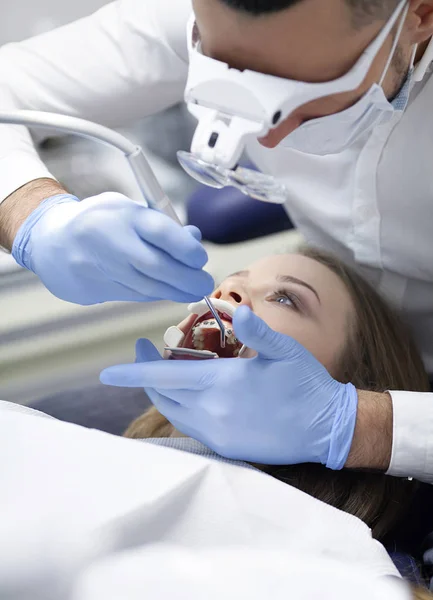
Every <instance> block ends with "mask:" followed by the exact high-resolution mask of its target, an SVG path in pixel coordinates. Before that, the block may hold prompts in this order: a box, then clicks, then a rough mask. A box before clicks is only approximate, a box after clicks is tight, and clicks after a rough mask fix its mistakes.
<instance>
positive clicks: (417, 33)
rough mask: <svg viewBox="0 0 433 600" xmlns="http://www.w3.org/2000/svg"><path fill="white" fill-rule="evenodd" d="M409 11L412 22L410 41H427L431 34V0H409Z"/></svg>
mask: <svg viewBox="0 0 433 600" xmlns="http://www.w3.org/2000/svg"><path fill="white" fill-rule="evenodd" d="M409 12H410V14H411V15H412V19H413V24H414V25H413V29H412V39H411V42H412V43H413V44H422V43H423V42H427V41H428V40H429V39H430V38H431V37H432V36H433V0H411V2H410V9H409Z"/></svg>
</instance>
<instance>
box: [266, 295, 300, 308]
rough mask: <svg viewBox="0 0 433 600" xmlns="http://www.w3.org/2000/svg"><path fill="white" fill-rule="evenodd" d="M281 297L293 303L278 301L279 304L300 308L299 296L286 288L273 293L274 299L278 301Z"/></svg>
mask: <svg viewBox="0 0 433 600" xmlns="http://www.w3.org/2000/svg"><path fill="white" fill-rule="evenodd" d="M280 298H285V299H286V300H289V302H291V304H283V303H282V302H278V304H282V305H283V306H287V307H288V308H294V309H295V310H299V309H300V306H299V305H300V300H299V298H298V297H297V296H295V294H292V293H288V292H287V291H286V290H276V291H275V292H274V293H273V296H272V301H273V302H277V300H279V299H280Z"/></svg>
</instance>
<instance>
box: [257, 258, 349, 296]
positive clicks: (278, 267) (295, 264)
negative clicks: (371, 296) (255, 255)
mask: <svg viewBox="0 0 433 600" xmlns="http://www.w3.org/2000/svg"><path fill="white" fill-rule="evenodd" d="M248 270H249V281H250V283H251V284H252V285H255V284H257V283H264V284H266V283H268V284H272V283H274V282H276V280H277V277H278V275H291V276H293V277H296V278H298V279H301V280H302V281H305V282H306V283H308V284H310V285H311V286H312V287H314V288H315V289H316V291H317V293H318V294H319V296H320V297H321V300H322V301H323V302H326V301H329V302H332V303H335V302H339V303H343V304H344V305H345V306H347V305H348V304H350V305H352V302H351V299H350V294H349V292H348V290H347V288H346V286H345V284H344V283H343V282H342V281H341V279H340V278H339V277H338V276H337V275H336V274H335V273H334V272H333V271H331V270H330V269H328V267H326V266H325V265H322V264H321V263H319V262H317V261H316V260H313V259H311V258H308V257H306V256H301V255H300V254H281V255H276V256H269V257H266V258H263V259H261V260H259V261H257V262H255V263H253V264H252V265H250V266H249V267H248Z"/></svg>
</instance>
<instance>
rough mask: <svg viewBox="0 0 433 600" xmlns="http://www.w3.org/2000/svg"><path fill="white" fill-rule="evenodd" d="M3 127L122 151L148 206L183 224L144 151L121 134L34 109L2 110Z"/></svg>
mask: <svg viewBox="0 0 433 600" xmlns="http://www.w3.org/2000/svg"><path fill="white" fill-rule="evenodd" d="M0 124H9V125H24V126H25V127H31V128H41V129H53V130H55V131H60V132H62V133H65V134H72V135H77V136H80V137H84V138H87V139H90V140H94V141H97V142H100V143H102V144H105V145H106V146H110V147H111V148H116V149H117V150H120V151H121V152H123V154H124V156H125V158H126V159H127V161H128V163H129V165H130V167H131V169H132V172H133V174H134V176H135V179H136V181H137V184H138V186H139V188H140V191H141V193H142V196H143V198H144V200H145V201H146V203H147V205H148V206H149V207H150V208H153V209H154V210H158V211H160V212H162V213H164V214H166V215H167V216H169V217H171V218H172V219H173V220H174V221H176V222H177V223H179V224H181V222H180V219H179V217H178V216H177V214H176V211H175V210H174V208H173V206H172V204H171V202H170V200H169V198H168V196H167V195H166V194H165V192H164V190H163V189H162V188H161V186H160V184H159V182H158V180H157V178H156V177H155V174H154V172H153V171H152V169H151V167H150V165H149V163H148V161H147V159H146V157H145V156H144V153H143V150H142V148H141V147H140V146H137V145H136V144H134V143H132V142H131V141H130V140H128V139H127V138H126V137H125V136H123V135H121V134H120V133H117V132H116V131H113V130H112V129H109V128H108V127H104V126H103V125H98V124H97V123H93V122H92V121H86V120H85V119H79V118H77V117H69V116H66V115H58V114H56V113H49V112H41V111H33V110H16V111H0Z"/></svg>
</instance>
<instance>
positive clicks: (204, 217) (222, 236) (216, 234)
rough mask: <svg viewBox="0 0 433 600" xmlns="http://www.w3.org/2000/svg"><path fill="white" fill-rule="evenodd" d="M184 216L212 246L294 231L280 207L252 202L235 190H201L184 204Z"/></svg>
mask: <svg viewBox="0 0 433 600" xmlns="http://www.w3.org/2000/svg"><path fill="white" fill-rule="evenodd" d="M187 216H188V223H189V224H190V225H195V226H196V227H198V228H199V229H200V230H201V232H202V234H203V239H205V240H207V241H209V242H213V243H214V244H234V243H237V242H245V241H247V240H252V239H254V238H259V237H262V236H265V235H270V234H272V233H278V232H280V231H284V230H286V229H293V224H292V222H291V221H290V219H289V217H288V215H287V213H286V211H285V209H284V208H283V206H281V205H279V204H271V203H268V202H261V201H259V200H254V199H252V198H249V197H248V196H245V195H244V194H242V192H240V191H239V190H237V189H236V188H224V189H222V190H217V189H214V188H208V187H205V186H200V187H199V188H198V189H197V190H196V191H195V193H194V194H193V195H192V196H191V197H190V198H189V200H188V201H187Z"/></svg>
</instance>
